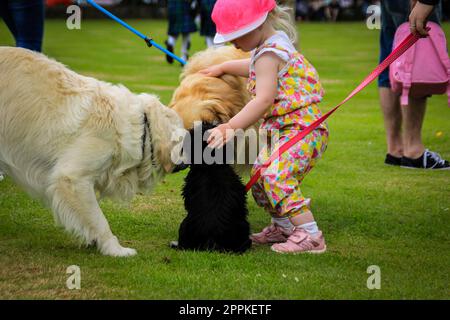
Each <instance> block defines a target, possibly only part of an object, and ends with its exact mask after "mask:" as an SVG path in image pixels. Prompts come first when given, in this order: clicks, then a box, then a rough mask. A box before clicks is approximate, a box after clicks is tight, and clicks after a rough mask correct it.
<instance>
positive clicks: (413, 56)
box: [389, 22, 450, 107]
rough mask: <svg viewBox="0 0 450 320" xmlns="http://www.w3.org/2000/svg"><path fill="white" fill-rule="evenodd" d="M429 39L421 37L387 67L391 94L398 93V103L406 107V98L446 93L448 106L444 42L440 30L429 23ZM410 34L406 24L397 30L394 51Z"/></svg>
mask: <svg viewBox="0 0 450 320" xmlns="http://www.w3.org/2000/svg"><path fill="white" fill-rule="evenodd" d="M427 27H429V28H430V30H429V32H428V33H429V37H427V38H422V39H420V40H419V41H417V43H416V44H415V45H414V46H413V47H411V48H410V49H409V50H408V51H406V52H405V54H404V55H403V56H401V57H400V58H398V59H397V61H395V62H394V63H393V64H392V65H391V68H390V72H389V79H390V81H391V87H392V91H394V92H395V93H398V94H401V99H400V102H401V104H402V105H408V97H409V96H411V97H416V98H420V97H425V96H429V95H433V94H444V93H446V92H447V95H448V105H449V107H450V80H449V79H450V59H449V57H448V52H447V41H446V39H445V34H444V32H443V31H442V29H441V27H440V26H439V25H438V24H437V23H434V22H428V23H427ZM410 33H411V31H410V28H409V23H408V22H405V23H403V24H402V25H400V27H399V28H398V29H397V31H396V33H395V37H394V48H395V47H396V46H398V44H400V43H401V41H403V39H405V38H406V37H407V36H408V35H409V34H410Z"/></svg>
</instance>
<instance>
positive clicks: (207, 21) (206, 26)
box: [200, 0, 217, 37]
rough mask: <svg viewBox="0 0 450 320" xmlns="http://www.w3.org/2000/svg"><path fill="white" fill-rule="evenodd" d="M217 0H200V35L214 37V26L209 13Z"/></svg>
mask: <svg viewBox="0 0 450 320" xmlns="http://www.w3.org/2000/svg"><path fill="white" fill-rule="evenodd" d="M216 1H217V0H200V17H201V24H200V34H201V35H202V36H206V37H214V36H215V35H216V25H215V24H214V22H213V21H212V19H211V13H212V10H213V8H214V5H215V4H216Z"/></svg>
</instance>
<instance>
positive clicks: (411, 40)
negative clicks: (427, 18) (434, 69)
mask: <svg viewBox="0 0 450 320" xmlns="http://www.w3.org/2000/svg"><path fill="white" fill-rule="evenodd" d="M419 39H420V37H419V36H415V35H413V34H412V33H411V34H410V35H409V36H408V37H406V39H405V40H403V42H402V43H401V44H400V45H399V46H398V47H397V48H395V50H393V51H392V53H391V54H390V55H389V56H388V57H387V58H386V59H385V60H384V61H383V62H381V63H380V64H379V65H378V67H376V69H375V70H374V71H372V73H371V74H370V75H369V76H368V77H367V78H366V79H364V81H363V82H362V83H361V84H360V85H359V86H358V87H357V88H356V89H355V90H353V91H352V92H351V93H350V94H349V95H348V96H347V98H345V99H344V100H343V101H342V102H341V103H339V104H338V105H337V106H336V107H334V108H333V109H331V110H330V111H328V112H327V113H326V114H325V115H323V116H322V117H320V118H319V119H317V120H316V121H314V122H313V123H312V124H311V125H309V126H308V127H306V128H305V129H304V130H303V131H300V132H299V133H298V134H297V135H295V136H294V137H293V138H292V139H291V140H289V141H288V142H286V143H285V144H283V145H282V146H281V147H280V148H278V149H277V150H275V152H274V153H272V155H271V156H270V158H269V160H267V162H266V163H265V164H264V165H263V166H262V167H261V168H260V169H259V170H258V171H256V172H255V174H254V175H253V176H252V177H251V179H250V181H249V182H248V183H247V185H246V186H245V190H246V191H247V192H248V191H249V190H250V189H251V188H252V186H253V185H254V184H255V183H256V181H258V179H259V178H260V177H261V174H263V173H264V171H265V170H266V169H267V168H268V167H269V166H270V164H271V163H272V162H274V161H275V160H276V159H277V158H280V157H281V155H282V154H283V153H284V152H286V151H287V150H288V149H289V148H291V147H292V146H293V145H294V144H296V143H297V142H299V141H300V140H302V139H303V138H304V137H305V136H306V135H307V134H309V133H310V132H311V131H313V130H314V129H316V128H317V127H318V126H319V125H320V124H321V123H322V122H324V121H325V120H326V119H327V118H328V117H329V116H331V115H332V114H333V112H335V111H336V110H337V109H338V108H339V107H340V106H342V105H343V104H344V103H346V102H347V101H348V100H350V99H351V98H353V97H354V96H355V95H356V94H357V93H358V92H360V91H361V90H363V89H364V88H365V87H367V86H368V85H369V84H370V83H371V82H372V81H373V80H375V79H376V78H377V77H378V76H379V75H380V74H381V73H382V72H383V71H384V69H386V68H387V67H389V66H390V65H391V64H392V63H393V62H394V61H395V60H397V58H399V57H400V56H401V55H402V54H403V53H404V52H405V51H406V50H408V49H409V48H410V47H411V46H412V45H414V44H415V43H416V42H417V40H419Z"/></svg>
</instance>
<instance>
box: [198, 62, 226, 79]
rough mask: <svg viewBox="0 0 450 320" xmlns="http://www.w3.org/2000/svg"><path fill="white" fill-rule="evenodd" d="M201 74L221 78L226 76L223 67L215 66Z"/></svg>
mask: <svg viewBox="0 0 450 320" xmlns="http://www.w3.org/2000/svg"><path fill="white" fill-rule="evenodd" d="M199 73H201V74H204V75H205V76H207V77H220V76H221V75H223V74H224V72H223V70H222V67H221V65H220V64H219V65H215V66H211V67H209V68H206V69H202V70H200V71H199Z"/></svg>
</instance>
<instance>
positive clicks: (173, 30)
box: [167, 0, 197, 36]
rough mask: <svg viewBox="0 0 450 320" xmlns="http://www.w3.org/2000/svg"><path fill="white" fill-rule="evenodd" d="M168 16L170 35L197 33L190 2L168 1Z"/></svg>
mask: <svg viewBox="0 0 450 320" xmlns="http://www.w3.org/2000/svg"><path fill="white" fill-rule="evenodd" d="M167 15H168V18H169V30H168V32H167V33H168V34H169V35H171V36H178V35H179V34H180V33H191V32H196V31H197V26H196V25H195V21H194V17H193V15H192V11H191V1H189V0H168V1H167Z"/></svg>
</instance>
